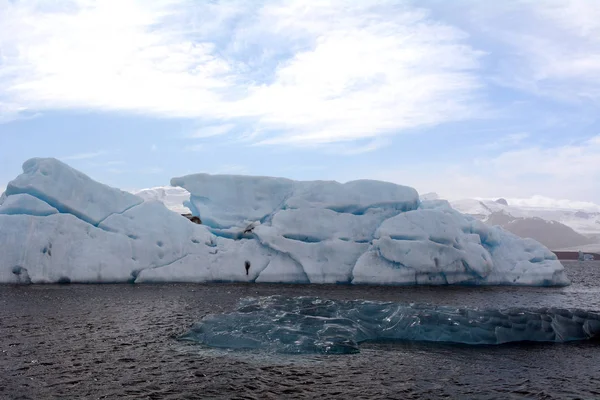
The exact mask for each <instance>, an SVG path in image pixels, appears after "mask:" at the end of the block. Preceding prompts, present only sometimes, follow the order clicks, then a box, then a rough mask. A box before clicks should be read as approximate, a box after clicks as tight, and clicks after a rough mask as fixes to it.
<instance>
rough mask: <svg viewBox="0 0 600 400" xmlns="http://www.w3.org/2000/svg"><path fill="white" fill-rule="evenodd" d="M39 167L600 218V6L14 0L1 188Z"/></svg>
mask: <svg viewBox="0 0 600 400" xmlns="http://www.w3.org/2000/svg"><path fill="white" fill-rule="evenodd" d="M32 157H56V158H58V159H60V160H62V161H64V162H66V163H68V164H69V165H71V166H72V167H74V168H77V169H79V170H81V171H83V172H84V173H86V174H88V175H89V176H91V177H92V178H94V179H96V180H99V181H101V182H103V183H106V184H109V185H111V186H116V187H120V188H122V189H125V190H133V189H141V188H145V187H151V186H160V185H168V184H169V181H170V178H171V177H174V176H181V175H186V174H191V173H198V172H207V173H226V174H250V175H268V176H283V177H288V178H292V179H302V180H313V179H335V180H338V181H342V182H345V181H349V180H353V179H363V178H369V179H381V180H387V181H392V182H395V183H399V184H404V185H409V186H413V187H415V188H416V189H417V190H418V191H419V192H420V193H427V192H437V193H438V194H440V195H441V196H442V197H445V198H449V199H457V198H465V197H487V198H493V197H506V198H530V197H532V196H538V197H535V198H539V199H543V198H556V199H569V200H573V201H579V202H594V203H600V185H599V184H598V183H599V182H600V6H599V4H598V0H571V1H569V0H556V1H554V0H539V1H537V0H536V1H533V0H531V1H516V0H507V1H502V2H491V1H480V0H473V1H470V0H455V1H446V0H419V1H400V0H396V1H393V0H389V1H388V0H382V1H368V0H361V1H355V0H347V1H345V0H339V1H338V0H323V1H318V2H316V1H308V0H306V1H297V0H287V1H259V0H256V1H254V0H253V1H236V0H230V1H218V0H205V1H200V0H195V1H192V0H190V1H185V0H157V1H143V0H139V1H132V0H102V1H91V0H73V1H67V0H56V1H53V2H47V1H30V0H22V1H21V0H0V191H1V190H2V189H3V188H4V187H5V186H6V184H7V183H8V182H9V181H10V180H11V179H13V178H15V177H16V176H17V175H18V174H19V173H20V172H21V165H22V163H23V162H24V161H25V160H27V159H29V158H32Z"/></svg>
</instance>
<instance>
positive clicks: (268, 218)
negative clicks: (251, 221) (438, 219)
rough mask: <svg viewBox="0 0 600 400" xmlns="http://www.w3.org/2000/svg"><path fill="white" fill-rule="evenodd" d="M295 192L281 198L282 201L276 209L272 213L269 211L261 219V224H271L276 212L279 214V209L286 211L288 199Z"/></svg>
mask: <svg viewBox="0 0 600 400" xmlns="http://www.w3.org/2000/svg"><path fill="white" fill-rule="evenodd" d="M292 196H293V194H292V193H289V194H288V195H286V196H285V197H284V198H283V200H281V202H280V203H279V204H278V205H277V207H275V209H274V210H273V211H271V212H270V213H268V214H267V215H265V216H263V217H262V218H260V219H259V222H260V224H261V225H265V224H266V225H271V222H272V221H273V217H274V216H275V214H277V213H278V212H279V211H284V210H287V209H288V207H287V204H286V203H287V201H288V200H289V199H290V197H292Z"/></svg>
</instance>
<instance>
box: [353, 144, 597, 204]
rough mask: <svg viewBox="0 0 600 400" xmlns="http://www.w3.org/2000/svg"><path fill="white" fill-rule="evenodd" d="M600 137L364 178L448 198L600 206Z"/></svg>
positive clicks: (381, 170)
mask: <svg viewBox="0 0 600 400" xmlns="http://www.w3.org/2000/svg"><path fill="white" fill-rule="evenodd" d="M599 159H600V136H595V137H592V138H589V139H588V140H585V141H583V142H580V143H576V144H569V145H562V146H555V147H548V148H545V147H540V146H533V147H528V148H520V149H514V150H509V151H505V152H502V153H500V154H499V155H497V156H495V157H491V158H485V159H475V160H473V161H470V162H469V161H467V162H466V163H464V164H460V165H458V164H457V165H445V164H434V163H429V164H427V165H414V166H410V167H404V168H402V169H401V170H398V169H397V168H389V169H385V168H379V169H378V170H377V171H365V172H364V174H365V175H364V176H363V177H369V178H374V179H383V180H389V181H392V182H396V183H399V184H405V185H409V186H413V187H415V188H416V189H417V190H418V191H419V192H420V193H427V192H432V191H435V192H437V193H439V194H440V195H441V196H442V197H444V198H448V199H459V198H476V197H483V198H498V197H504V198H527V197H532V196H545V197H550V198H558V199H572V200H576V201H585V202H593V203H597V204H600V190H599V189H598V185H597V182H599V181H600V162H599V161H598V160H599Z"/></svg>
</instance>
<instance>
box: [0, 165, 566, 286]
mask: <svg viewBox="0 0 600 400" xmlns="http://www.w3.org/2000/svg"><path fill="white" fill-rule="evenodd" d="M23 171H24V172H23V174H22V175H20V176H18V177H17V178H16V179H15V180H14V181H12V182H10V183H9V184H8V186H7V189H6V193H5V195H3V196H2V197H1V198H0V244H1V245H2V249H3V251H2V252H1V253H0V282H33V283H44V282H138V283H139V282H222V281H227V282H235V281H238V282H291V283H347V284H393V285H415V284H429V285H448V284H468V285H478V284H481V285H485V284H511V285H512V284H514V285H565V284H568V283H569V282H568V280H567V278H566V276H565V274H564V269H563V266H562V265H561V264H560V262H559V261H558V260H557V259H556V257H555V256H554V254H552V253H551V252H550V251H549V250H548V249H546V248H545V247H543V246H541V245H540V244H539V243H537V242H535V241H532V240H523V239H520V238H518V237H517V236H515V235H512V234H510V233H508V232H505V231H503V230H502V229H499V228H491V227H488V226H486V225H485V224H483V223H481V222H480V221H477V220H476V219H474V218H471V217H466V216H464V215H462V214H460V213H458V212H457V211H455V210H453V209H452V208H451V207H450V206H449V204H448V203H447V202H445V201H443V200H432V201H423V202H420V201H419V198H418V194H417V192H416V191H415V190H414V189H412V188H409V187H405V186H399V185H394V184H391V183H386V182H377V181H368V180H361V181H354V182H348V183H346V184H341V183H337V182H330V181H314V182H297V181H292V180H288V179H282V178H267V177H248V176H230V175H225V176H211V175H206V174H199V175H190V176H186V177H183V178H174V179H173V182H172V183H173V184H180V185H182V186H184V187H185V189H187V190H189V191H190V201H189V202H188V203H189V205H190V209H191V210H192V211H193V212H194V213H195V214H196V215H199V216H200V217H201V219H202V221H203V225H197V224H194V223H192V222H190V221H189V220H188V219H186V218H184V217H182V216H181V215H179V214H178V213H176V212H172V211H170V210H168V209H167V208H166V207H165V206H164V204H162V203H161V202H159V201H153V200H151V199H150V200H147V201H143V200H142V199H141V198H140V197H138V196H134V195H132V194H129V193H125V192H122V191H120V190H117V189H113V188H110V187H108V186H106V185H102V184H100V183H98V182H95V181H93V180H92V179H90V178H89V177H87V176H86V175H84V174H82V173H81V172H78V171H76V170H74V169H72V168H70V167H69V166H67V165H66V164H64V163H62V162H60V161H58V160H55V159H31V160H29V161H27V162H25V163H24V164H23ZM246 266H249V268H248V269H246Z"/></svg>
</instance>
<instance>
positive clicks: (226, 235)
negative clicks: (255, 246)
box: [208, 228, 254, 241]
mask: <svg viewBox="0 0 600 400" xmlns="http://www.w3.org/2000/svg"><path fill="white" fill-rule="evenodd" d="M208 231H209V232H210V233H212V234H213V235H215V236H217V237H220V238H223V239H230V240H236V241H238V240H242V239H254V233H252V230H251V231H249V232H246V230H238V228H231V229H213V228H208Z"/></svg>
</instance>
